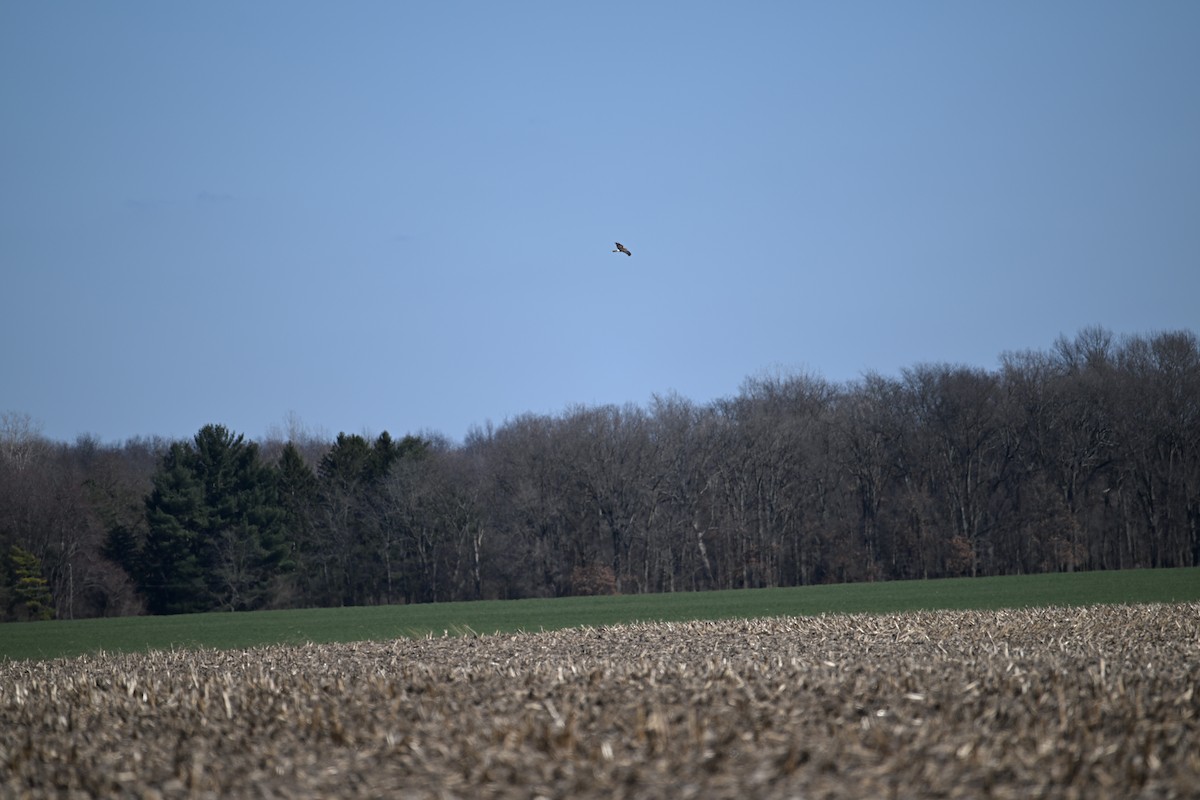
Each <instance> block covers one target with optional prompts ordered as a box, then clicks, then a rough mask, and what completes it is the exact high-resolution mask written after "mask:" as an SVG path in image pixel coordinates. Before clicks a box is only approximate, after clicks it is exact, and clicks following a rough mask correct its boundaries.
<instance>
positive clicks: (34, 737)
mask: <svg viewBox="0 0 1200 800" xmlns="http://www.w3.org/2000/svg"><path fill="white" fill-rule="evenodd" d="M1198 679H1200V604H1178V605H1145V606H1096V607H1090V608H1082V609H1070V610H1066V609H1027V610H1019V611H989V612H922V613H910V614H896V615H881V616H868V615H861V616H857V615H856V616H824V617H807V618H805V617H801V618H784V619H763V620H750V621H723V622H694V623H676V624H653V625H629V626H620V627H612V628H599V629H595V628H593V629H577V630H567V631H557V632H553V633H538V634H523V635H497V636H485V637H472V636H464V637H451V638H440V639H426V640H397V641H394V642H387V643H370V644H343V645H321V646H316V645H310V646H301V647H272V648H265V649H256V650H243V651H227V652H219V651H176V652H169V653H154V654H149V655H114V656H108V655H97V656H88V657H82V658H76V659H70V660H59V661H47V662H9V663H5V664H0V780H2V781H3V784H2V785H0V789H2V791H3V795H4V796H8V797H22V796H29V797H44V796H79V797H83V796H95V795H109V796H138V797H141V796H155V797H159V796H161V797H185V796H186V797H198V796H208V797H312V796H342V797H349V796H358V797H369V796H383V795H394V796H400V795H401V794H402V795H403V796H405V797H430V798H432V797H536V796H544V797H662V798H667V797H670V798H678V797H706V798H707V797H716V798H747V797H797V796H803V797H814V798H816V797H867V796H872V797H914V796H922V797H980V796H990V797H1012V798H1028V797H1087V798H1093V797H1197V796H1200V692H1197V686H1196V684H1197V682H1198Z"/></svg>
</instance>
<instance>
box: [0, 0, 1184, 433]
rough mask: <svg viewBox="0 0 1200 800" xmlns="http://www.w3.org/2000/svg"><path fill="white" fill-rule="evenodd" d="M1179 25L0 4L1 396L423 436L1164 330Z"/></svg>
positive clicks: (397, 6)
mask: <svg viewBox="0 0 1200 800" xmlns="http://www.w3.org/2000/svg"><path fill="white" fill-rule="evenodd" d="M1197 41H1200V3H1195V2H1191V0H1185V1H1181V2H1172V1H1171V0H1161V1H1158V2H1153V3H1134V2H1104V1H1103V0H1088V1H1087V2H1065V1H1064V2H1053V3H1035V2H1005V3H1001V2H991V3H984V2H979V3H974V2H972V3H965V2H903V3H895V2H826V3H815V2H798V1H797V2H745V3H704V2H687V3H684V2H678V3H665V2H664V3H655V2H638V3H602V4H598V3H587V4H584V3H561V2H511V3H485V2H477V3H474V2H465V3H464V2H436V3H435V2H421V3H417V2H351V3H333V2H328V3H313V2H292V1H291V0H289V1H288V2H274V1H272V0H256V2H253V3H242V2H221V1H218V2H205V3H160V2H149V1H146V2H121V1H120V0H114V2H105V3H93V2H55V3H35V2H13V1H11V0H10V1H8V2H3V3H0V107H2V108H3V109H4V122H3V124H2V125H0V270H2V274H3V278H2V279H0V280H2V284H0V285H2V286H3V289H2V290H0V295H2V297H3V300H2V302H0V308H2V309H3V311H2V313H0V410H8V411H17V412H21V413H27V414H29V415H31V416H32V417H33V418H34V420H36V421H37V422H38V423H40V425H41V427H42V432H43V433H44V434H45V435H47V436H49V437H51V438H55V439H60V440H64V441H71V440H73V439H74V438H75V437H76V436H77V435H79V434H84V433H87V434H92V435H95V436H97V437H99V438H100V439H101V440H103V441H113V442H120V441H123V440H124V439H126V438H128V437H131V436H139V435H160V436H167V437H173V438H174V437H178V438H185V437H190V436H191V435H193V434H194V433H195V432H196V431H197V430H198V429H199V428H200V427H201V426H203V425H204V424H206V423H209V422H219V423H221V424H224V425H226V426H228V427H230V428H232V429H233V430H235V431H238V432H241V433H245V434H246V435H247V436H249V437H250V438H258V437H260V436H263V435H266V434H268V433H269V432H270V431H271V430H272V429H278V428H279V427H280V426H281V425H282V424H283V422H284V420H285V418H288V417H289V416H290V417H292V418H293V419H298V420H300V421H301V422H302V423H303V424H305V425H306V426H308V427H309V428H310V429H311V430H314V431H316V432H319V433H325V434H336V433H337V432H339V431H347V432H351V433H378V432H381V431H383V430H388V431H390V432H392V433H393V434H394V435H401V434H404V433H407V432H414V433H415V432H439V433H441V434H444V435H445V436H447V437H449V438H450V439H452V440H459V439H461V438H462V436H463V435H464V434H465V433H466V432H467V431H468V430H469V429H470V428H471V427H472V426H474V425H482V424H485V423H487V422H488V421H491V422H492V423H494V424H497V425H499V424H502V423H503V422H504V420H506V419H508V418H511V417H513V416H515V415H519V414H522V413H525V412H535V413H558V412H561V411H563V410H564V409H566V408H568V407H569V406H572V405H574V404H585V405H593V404H600V403H626V402H632V403H638V404H642V403H646V402H647V401H649V400H650V398H651V397H652V396H653V395H654V394H656V393H657V394H665V393H668V392H677V393H678V394H680V395H683V396H684V397H688V398H690V399H692V400H695V401H697V402H708V401H711V400H712V399H714V398H717V397H724V396H730V395H733V394H735V393H736V392H737V391H738V388H739V386H740V384H741V383H742V381H743V380H744V379H745V378H746V377H748V376H753V375H757V374H761V373H763V372H764V371H772V372H774V371H780V370H782V371H785V372H787V371H807V372H810V373H813V374H816V375H820V376H823V377H825V378H827V379H829V380H833V381H839V382H840V381H849V380H853V379H855V378H857V377H858V376H860V375H861V374H862V373H863V372H865V371H877V372H881V373H883V374H898V373H899V371H900V369H902V368H903V367H907V366H913V365H915V364H919V363H923V362H952V363H963V364H969V365H974V366H980V367H985V368H994V367H995V366H996V365H997V363H998V357H999V355H1000V354H1001V353H1002V352H1003V351H1006V350H1020V349H1026V348H1034V349H1047V348H1049V347H1050V346H1051V345H1052V343H1053V341H1054V339H1055V338H1056V337H1057V336H1058V335H1060V334H1064V333H1065V334H1067V335H1074V334H1075V332H1077V331H1078V330H1079V329H1080V328H1082V327H1085V326H1089V325H1101V326H1104V327H1106V328H1109V329H1111V330H1113V331H1114V332H1116V333H1118V334H1122V333H1150V332H1154V331H1159V330H1173V329H1179V328H1190V329H1192V330H1196V329H1197V328H1200V47H1197V46H1196V42H1197ZM614 240H617V241H621V242H623V243H624V244H626V245H627V246H628V247H629V248H630V249H631V250H632V251H633V256H632V257H631V258H627V257H625V256H622V255H618V254H613V253H612V252H611V250H612V248H613V244H612V243H613V241H614Z"/></svg>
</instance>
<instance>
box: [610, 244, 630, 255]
mask: <svg viewBox="0 0 1200 800" xmlns="http://www.w3.org/2000/svg"><path fill="white" fill-rule="evenodd" d="M613 244H615V245H616V246H617V249H616V250H613V252H614V253H624V254H625V255H627V256H631V255H633V253H631V252H629V248H628V247H626V246H625V245H623V244H621V243H620V242H613Z"/></svg>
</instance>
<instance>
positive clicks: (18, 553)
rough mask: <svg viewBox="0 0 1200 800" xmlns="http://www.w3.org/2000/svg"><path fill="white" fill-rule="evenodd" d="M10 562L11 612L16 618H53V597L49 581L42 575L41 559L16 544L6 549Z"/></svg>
mask: <svg viewBox="0 0 1200 800" xmlns="http://www.w3.org/2000/svg"><path fill="white" fill-rule="evenodd" d="M8 558H9V562H10V563H11V564H12V575H13V589H12V601H13V605H14V607H13V609H12V613H13V616H15V617H16V618H17V619H28V620H44V619H53V618H54V598H53V597H51V595H50V582H49V581H48V580H46V578H45V576H44V575H42V561H41V559H39V558H38V557H37V556H36V555H34V554H33V553H31V552H29V551H28V550H26V549H24V548H23V547H20V546H18V545H15V544H14V545H13V546H12V547H11V548H9V551H8Z"/></svg>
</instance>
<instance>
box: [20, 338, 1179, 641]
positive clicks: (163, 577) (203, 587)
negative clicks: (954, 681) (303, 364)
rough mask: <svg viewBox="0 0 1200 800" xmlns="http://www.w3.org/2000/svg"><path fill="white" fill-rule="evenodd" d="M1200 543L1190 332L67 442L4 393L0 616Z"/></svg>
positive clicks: (715, 584) (792, 579)
mask: <svg viewBox="0 0 1200 800" xmlns="http://www.w3.org/2000/svg"><path fill="white" fill-rule="evenodd" d="M1197 565H1200V347H1198V342H1197V337H1196V335H1195V334H1194V333H1193V332H1190V331H1174V332H1165V333H1156V334H1152V335H1138V336H1127V337H1116V336H1114V335H1113V334H1112V333H1110V332H1108V331H1106V330H1104V329H1100V328H1089V329H1085V330H1083V331H1081V332H1080V333H1078V334H1077V335H1076V336H1075V337H1073V338H1068V337H1061V338H1060V339H1059V340H1058V341H1057V342H1055V343H1054V345H1053V346H1052V347H1051V348H1050V349H1049V350H1045V351H1022V352H1010V353H1005V354H1004V355H1002V356H1001V358H1000V362H999V367H998V368H997V369H994V370H985V369H979V368H974V367H967V366H962V365H952V364H920V365H916V366H913V367H911V368H908V369H905V370H902V371H901V374H900V375H898V376H884V375H879V374H866V375H864V376H863V377H862V378H861V379H859V380H855V381H851V382H846V383H831V382H828V381H826V380H823V379H822V378H820V377H818V376H814V375H808V374H788V375H769V376H759V377H754V378H750V379H747V380H746V381H745V382H744V384H743V385H742V387H741V388H740V390H739V391H738V393H737V394H736V395H734V396H732V397H728V398H723V399H720V400H717V401H714V402H711V403H705V404H698V403H694V402H692V401H689V400H687V399H686V398H682V397H679V396H676V395H665V396H656V397H654V398H653V399H652V400H651V401H650V402H649V403H647V404H646V405H644V406H639V405H626V406H596V407H589V406H578V407H572V408H568V409H565V410H564V411H563V412H561V413H559V414H554V415H535V414H526V415H523V416H520V417H517V418H514V419H509V420H506V421H505V422H504V423H503V424H501V425H499V426H496V427H493V426H487V427H485V428H478V429H475V430H473V431H472V432H471V433H470V434H469V435H468V436H467V437H466V439H465V440H464V441H463V442H461V443H451V442H449V441H447V440H445V439H444V438H443V437H441V436H439V435H437V434H422V435H407V436H404V437H403V438H401V439H399V440H395V439H393V438H392V437H391V436H390V435H389V434H388V433H386V432H385V433H382V434H380V435H379V436H377V437H366V436H362V435H350V434H345V433H342V434H339V435H338V436H337V437H336V439H334V440H332V441H328V440H325V439H322V438H321V437H319V436H314V435H311V434H308V433H306V432H305V431H304V430H303V429H302V427H299V426H293V430H292V431H291V432H290V433H289V434H287V435H271V436H268V437H266V438H264V439H262V440H260V441H248V440H247V439H246V438H245V436H244V435H243V434H240V433H236V432H233V431H230V430H228V429H227V428H225V427H224V426H222V425H219V424H212V425H206V426H204V427H203V428H202V429H201V430H200V431H198V432H197V433H196V435H195V436H194V437H193V438H192V439H191V440H186V441H168V440H165V439H161V438H138V439H131V440H129V441H126V442H124V443H122V444H112V445H109V444H104V443H101V442H99V441H97V440H96V439H94V438H93V437H87V436H83V437H80V438H78V439H77V440H76V441H75V442H72V443H61V442H54V441H50V440H48V439H46V438H44V437H42V436H41V435H40V433H39V432H38V428H37V425H36V424H35V423H34V422H33V420H32V418H31V417H29V416H28V415H27V414H23V413H19V412H5V413H3V414H0V618H2V619H6V620H20V619H39V618H46V617H49V616H55V617H58V618H79V617H90V616H114V615H128V614H140V613H178V612H189V611H210V610H222V609H224V610H243V609H257V608H285V607H312V606H340V605H362V604H379V603H405V602H433V601H446V600H466V599H479V598H521V597H544V596H561V595H569V594H596V593H614V592H621V593H642V592H664V591H694V590H706V589H725V588H741V587H765V586H793V585H803V584H813V583H828V582H848V581H865V580H894V579H906V578H935V577H947V576H958V575H1002V574H1017V573H1033V572H1047V571H1066V570H1093V569H1121V568H1131V567H1179V566H1197Z"/></svg>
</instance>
